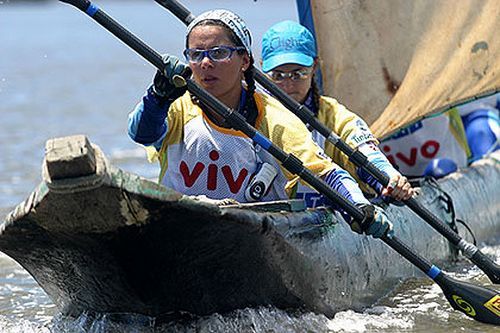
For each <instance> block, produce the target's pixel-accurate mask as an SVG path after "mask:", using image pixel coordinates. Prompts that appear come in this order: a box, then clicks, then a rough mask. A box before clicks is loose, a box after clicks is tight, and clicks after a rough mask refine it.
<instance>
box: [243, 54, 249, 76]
mask: <svg viewBox="0 0 500 333" xmlns="http://www.w3.org/2000/svg"><path fill="white" fill-rule="evenodd" d="M248 67H250V56H249V55H248V54H246V53H245V54H243V56H242V65H241V70H242V71H243V72H244V71H246V70H247V69H248Z"/></svg>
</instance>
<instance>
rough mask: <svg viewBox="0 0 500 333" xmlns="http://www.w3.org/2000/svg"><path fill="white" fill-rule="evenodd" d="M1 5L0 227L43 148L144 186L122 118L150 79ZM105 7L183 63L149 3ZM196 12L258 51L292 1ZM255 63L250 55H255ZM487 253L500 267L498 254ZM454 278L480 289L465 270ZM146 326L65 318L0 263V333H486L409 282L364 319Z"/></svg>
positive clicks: (56, 15) (108, 51)
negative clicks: (62, 147)
mask: <svg viewBox="0 0 500 333" xmlns="http://www.w3.org/2000/svg"><path fill="white" fill-rule="evenodd" d="M6 2H8V1H6V0H3V1H0V115H1V118H0V129H1V131H0V216H1V217H2V218H3V216H5V215H6V214H7V213H8V212H9V211H10V210H11V209H12V208H13V207H14V206H15V205H16V204H18V203H19V202H21V201H22V200H24V199H25V198H26V197H27V195H28V194H29V193H30V192H31V191H32V190H33V189H34V188H35V186H36V185H37V184H38V183H39V182H40V180H41V176H40V165H41V162H42V158H43V152H44V143H45V141H46V140H47V139H49V138H52V137H57V136H64V135H72V134H86V135H87V136H88V137H89V138H90V139H91V141H92V142H94V143H96V144H98V145H99V146H100V147H101V148H102V150H103V151H104V153H105V154H106V155H107V156H108V157H109V158H110V160H111V162H112V163H113V164H114V165H117V166H119V167H120V168H122V169H125V170H127V171H132V172H135V173H138V174H140V175H143V176H145V177H148V178H155V177H156V174H157V166H156V165H151V164H148V163H146V162H145V155H144V152H143V150H142V148H140V147H138V146H137V145H135V144H134V143H132V142H131V141H130V140H129V139H128V137H127V135H126V115H127V113H128V112H129V111H130V110H131V109H132V108H133V106H134V105H135V103H136V102H137V101H138V100H139V98H140V97H141V95H142V93H143V91H144V89H145V87H146V86H147V85H148V84H149V82H150V80H151V77H152V75H153V74H154V69H153V68H152V67H151V66H150V65H149V64H148V63H146V62H145V61H144V60H143V59H142V58H140V57H139V56H138V55H136V54H135V53H134V52H133V51H131V50H130V49H128V47H126V46H124V45H123V44H121V43H120V42H119V41H117V40H116V39H115V38H114V37H113V36H111V35H110V34H109V33H108V32H106V31H104V30H103V29H102V28H100V27H99V26H98V25H97V24H96V23H95V22H93V21H92V20H91V19H89V18H88V17H87V16H86V15H84V14H82V13H81V12H79V11H77V10H76V9H74V8H73V7H71V6H68V5H65V4H62V3H60V2H58V1H51V2H50V1H49V2H44V5H34V4H33V3H31V4H22V5H6ZM98 3H99V4H100V5H101V6H102V8H103V9H104V10H105V11H106V12H107V13H108V14H110V15H111V16H113V17H114V18H115V19H117V20H118V21H119V22H121V23H122V24H124V25H125V26H126V27H128V28H129V29H131V30H132V31H133V32H134V33H136V34H137V35H138V36H140V37H141V38H142V39H143V40H144V41H145V42H147V43H148V44H150V45H151V46H152V47H153V48H155V49H156V50H158V51H160V52H168V53H171V54H175V55H177V56H180V55H181V51H182V48H183V43H184V40H183V36H184V30H185V28H184V26H183V24H181V23H180V22H179V21H178V20H177V19H175V18H174V17H173V16H172V15H170V14H169V13H168V12H166V11H165V10H163V9H162V8H161V7H159V6H158V5H157V4H156V3H154V1H98ZM183 3H184V4H185V5H186V6H187V7H188V8H189V9H191V10H192V11H193V12H194V13H200V12H202V11H204V10H207V9H212V8H216V7H218V8H220V7H224V8H229V9H232V10H234V11H236V12H238V13H240V14H241V15H242V16H243V17H244V18H245V19H246V21H247V22H248V23H249V26H250V29H251V30H252V32H253V33H254V40H255V41H256V43H255V45H259V43H260V39H261V36H262V33H263V32H264V31H265V29H266V28H268V27H269V26H270V25H272V24H273V23H274V22H276V21H277V20H281V19H287V18H289V19H295V18H296V8H295V2H294V1H291V0H289V1H279V0H258V1H257V2H254V1H251V0H241V1H234V0H233V1H229V0H228V1H222V0H219V1H210V2H209V1H184V2H183ZM254 50H255V53H256V54H257V55H258V53H259V48H258V47H254ZM484 251H486V252H489V253H491V254H493V255H494V256H495V257H496V258H499V257H500V246H496V247H490V248H486V249H484ZM456 271H457V272H458V273H456V274H458V276H459V277H460V278H462V279H465V280H468V281H472V282H474V283H480V284H483V285H488V284H487V281H486V280H485V279H484V278H483V277H482V276H481V274H479V272H478V271H477V270H474V269H470V267H469V266H467V265H465V264H462V265H461V266H459V268H458V269H457V270H456ZM155 326H158V325H157V323H155V320H154V318H147V317H142V316H137V315H135V316H131V315H126V314H109V315H103V316H101V317H99V318H95V317H90V316H88V315H87V314H84V315H82V316H81V317H79V318H77V319H74V320H69V319H66V318H62V317H61V316H60V315H59V314H58V311H57V309H56V308H55V306H54V304H53V303H52V302H51V301H50V299H49V298H48V297H47V295H46V294H45V293H44V292H43V290H42V289H40V288H39V287H38V285H37V283H36V282H35V281H34V280H33V279H32V278H31V277H30V276H29V274H28V273H27V272H26V271H25V270H24V269H23V268H22V267H20V266H19V265H18V264H17V263H15V262H14V261H13V260H11V259H10V258H9V257H7V256H6V255H3V254H0V332H37V333H41V332H153V331H154V332H176V331H180V332H229V331H233V332H235V331H240V332H307V331H308V332H430V331H432V332H494V331H496V329H495V328H493V327H490V326H487V325H482V324H479V323H477V322H474V321H472V320H470V319H468V318H466V317H464V316H463V315H462V314H460V313H457V312H453V311H451V309H450V307H449V306H448V304H447V302H446V300H444V298H443V296H442V294H441V292H440V290H439V288H437V287H436V286H433V285H431V284H429V283H428V282H427V281H426V280H413V281H408V282H405V283H404V284H402V285H401V286H399V287H398V288H397V289H396V290H395V291H394V293H392V294H390V295H388V296H387V297H386V298H384V299H383V300H381V301H380V302H379V304H377V305H375V306H373V307H371V308H369V309H367V310H366V311H365V312H364V313H355V312H352V311H346V312H342V313H339V314H337V315H336V317H335V318H334V319H328V318H326V317H324V316H322V315H317V314H313V313H301V312H294V313H290V312H286V311H283V310H278V309H275V308H271V307H263V308H257V309H243V310H239V311H235V312H234V313H231V314H227V315H224V316H222V315H217V314H216V315H213V316H209V317H204V318H186V319H185V320H182V321H177V322H173V323H169V324H166V325H161V326H159V327H156V328H153V327H155Z"/></svg>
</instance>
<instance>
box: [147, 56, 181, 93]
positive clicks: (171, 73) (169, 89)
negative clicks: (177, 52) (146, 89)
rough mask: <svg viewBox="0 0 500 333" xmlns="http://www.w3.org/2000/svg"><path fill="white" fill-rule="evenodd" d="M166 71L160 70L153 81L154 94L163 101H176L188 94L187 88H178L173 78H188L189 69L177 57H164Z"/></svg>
mask: <svg viewBox="0 0 500 333" xmlns="http://www.w3.org/2000/svg"><path fill="white" fill-rule="evenodd" d="M163 63H164V64H165V66H164V71H163V72H161V71H160V70H158V71H157V72H156V74H155V77H154V79H153V87H152V88H153V93H154V94H155V95H156V97H157V98H159V99H161V100H166V99H170V100H175V99H177V98H179V97H180V96H182V95H183V94H184V93H185V92H186V89H187V88H186V86H185V85H184V86H181V87H177V86H176V85H175V84H174V80H173V78H174V77H175V76H176V75H180V76H182V77H186V76H187V75H190V72H191V71H190V69H189V67H188V66H187V65H186V64H184V63H182V62H181V61H180V60H179V58H177V57H176V56H169V55H165V56H163Z"/></svg>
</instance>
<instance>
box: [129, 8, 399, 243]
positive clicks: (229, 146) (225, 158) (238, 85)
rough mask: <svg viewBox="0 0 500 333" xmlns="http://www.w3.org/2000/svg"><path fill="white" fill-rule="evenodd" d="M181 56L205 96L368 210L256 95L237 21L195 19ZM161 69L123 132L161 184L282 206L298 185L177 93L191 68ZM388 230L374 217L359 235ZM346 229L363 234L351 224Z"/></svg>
mask: <svg viewBox="0 0 500 333" xmlns="http://www.w3.org/2000/svg"><path fill="white" fill-rule="evenodd" d="M184 55H185V57H186V60H187V61H188V62H189V69H190V71H191V72H192V75H193V79H194V80H195V81H196V82H197V83H198V84H199V85H200V86H201V87H202V88H204V89H205V90H206V91H208V92H209V93H211V94H212V95H213V96H215V97H216V98H218V99H219V100H220V101H221V102H222V103H224V104H225V105H226V106H228V107H230V108H232V109H234V110H237V112H239V113H240V114H241V115H242V116H243V117H244V118H246V120H247V121H248V122H249V123H251V124H252V125H253V126H255V127H256V128H257V129H258V130H259V131H260V132H261V133H263V134H264V135H266V136H267V137H268V138H270V139H271V140H272V141H273V142H274V143H275V144H276V145H278V146H280V148H282V149H283V150H285V151H286V152H288V153H292V154H294V155H295V156H297V157H298V158H299V159H300V160H301V161H302V162H303V163H304V165H305V166H306V167H308V168H309V169H310V170H311V171H313V172H315V173H316V174H318V175H320V176H321V177H323V179H325V181H327V182H328V183H329V184H330V185H331V186H332V187H334V188H335V189H336V190H337V191H339V192H340V193H341V194H342V195H344V196H345V197H346V198H347V199H348V200H350V201H351V202H353V203H355V204H357V205H359V206H362V207H371V206H369V202H368V201H367V200H366V199H365V198H364V196H363V194H362V192H361V190H360V189H359V187H358V186H357V184H356V182H355V180H354V179H352V178H351V176H350V175H349V174H348V173H347V172H346V171H344V170H342V169H341V168H339V167H338V166H337V165H335V164H334V163H333V162H332V161H331V160H330V159H329V158H326V157H324V156H323V155H322V152H321V151H320V150H319V149H318V147H317V145H316V144H315V143H314V141H313V140H312V137H311V134H310V132H309V131H308V130H307V128H306V127H305V125H304V124H303V123H302V122H301V121H300V120H299V119H298V118H296V117H295V116H293V115H290V116H289V117H283V113H284V112H287V111H286V110H285V109H284V108H283V106H282V105H281V104H280V103H279V102H277V101H276V100H275V99H273V98H272V97H270V96H267V95H266V94H262V93H259V92H256V91H254V88H255V84H254V81H253V76H252V74H251V73H252V72H251V68H250V67H251V65H252V64H253V56H252V51H251V35H250V32H249V31H248V29H247V28H246V25H245V23H244V22H243V20H242V19H241V18H240V17H238V16H237V15H236V14H234V13H232V12H229V11H227V10H214V11H209V12H206V13H204V14H202V15H200V16H198V17H197V18H196V19H195V20H193V21H192V23H191V24H190V25H189V26H188V28H187V34H186V49H185V50H184ZM164 61H165V65H166V70H165V74H163V73H157V74H156V75H155V77H154V80H153V84H152V85H151V87H150V88H149V89H148V90H147V92H146V95H145V96H144V98H143V99H142V101H141V102H140V103H139V104H138V105H137V107H136V108H135V110H134V111H133V112H132V113H131V114H130V115H129V128H128V129H129V135H130V137H131V138H132V139H133V140H134V141H136V142H138V143H141V144H143V145H146V146H149V147H150V148H152V149H153V154H152V155H154V156H155V157H157V158H158V160H159V162H160V167H161V171H160V176H159V181H160V182H161V183H162V184H164V185H165V186H167V187H169V188H172V189H174V190H177V191H179V192H181V193H184V194H187V195H206V196H207V197H209V198H211V199H226V198H232V199H235V200H237V201H239V202H251V201H258V200H259V201H270V200H277V199H287V198H288V197H289V194H290V189H291V188H293V187H294V186H295V183H297V182H298V180H299V179H298V178H297V177H295V176H294V175H292V174H290V173H289V172H288V171H286V170H285V169H283V168H282V167H281V165H279V164H278V163H277V162H276V160H275V159H274V158H273V157H272V156H271V155H270V154H269V153H268V152H267V151H265V150H264V149H261V147H259V146H257V145H254V143H253V142H252V140H251V139H249V138H247V137H246V136H244V135H243V133H241V132H239V131H236V130H233V129H231V128H230V127H228V126H227V124H226V123H225V122H224V119H221V117H219V116H218V115H217V114H215V113H214V112H213V111H212V110H211V109H210V108H208V107H207V106H205V105H203V104H202V103H200V101H198V100H197V99H196V98H195V97H194V96H192V95H191V94H190V93H189V92H187V91H186V88H185V87H184V88H177V87H175V86H174V84H173V81H172V78H173V77H174V76H175V75H178V74H182V75H187V71H188V68H187V66H185V65H184V64H183V63H181V62H180V61H179V59H177V58H176V57H173V56H166V57H165V58H164ZM242 81H245V84H242ZM257 184H258V186H257ZM390 225H391V224H390V222H389V221H388V220H387V217H386V216H385V214H384V213H383V211H381V210H376V212H375V218H374V220H373V221H372V222H371V223H370V224H369V226H367V227H366V228H364V230H363V231H365V232H366V233H367V234H371V235H373V236H374V237H380V236H381V235H383V234H384V233H385V232H387V231H388V230H390ZM351 226H352V227H353V229H354V230H355V231H358V232H359V231H360V229H359V228H358V227H357V226H358V224H357V223H356V222H353V223H352V224H351Z"/></svg>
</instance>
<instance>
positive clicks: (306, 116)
mask: <svg viewBox="0 0 500 333" xmlns="http://www.w3.org/2000/svg"><path fill="white" fill-rule="evenodd" d="M155 1H156V2H157V3H158V4H160V5H161V6H163V7H165V8H166V9H168V10H169V11H171V12H172V13H173V14H174V15H175V16H176V17H177V18H178V19H179V20H181V21H182V22H183V23H184V24H186V25H188V24H189V23H191V21H192V20H193V19H194V16H193V15H192V14H191V12H190V11H189V10H188V9H187V8H186V7H185V6H184V5H182V4H181V3H180V2H179V1H177V0H155ZM252 70H253V74H254V77H255V80H256V81H257V82H258V83H260V84H261V85H262V86H263V87H264V88H266V89H267V90H268V91H269V92H271V93H272V94H273V96H275V97H276V98H277V99H278V100H279V101H280V102H281V103H282V104H283V105H284V106H285V107H286V108H287V109H289V110H290V111H292V112H293V113H294V114H295V115H296V116H297V117H299V118H300V119H301V120H302V121H303V122H304V123H306V124H309V125H310V126H311V127H312V128H314V129H315V130H316V131H318V132H319V133H320V134H321V135H322V136H323V137H325V138H326V139H327V140H328V141H329V142H331V143H332V144H333V145H334V146H335V147H336V148H337V149H339V150H340V151H341V152H343V153H344V154H346V155H347V156H348V158H349V160H350V161H351V162H352V163H353V164H354V165H356V166H357V167H360V168H363V169H364V170H366V171H367V172H368V173H369V174H370V175H371V176H372V177H374V178H375V179H376V180H378V181H379V182H380V183H381V184H382V185H383V186H384V187H386V186H387V185H389V181H390V178H389V177H388V176H387V175H386V174H384V173H383V172H381V171H380V170H379V169H378V168H377V167H376V166H375V165H374V164H373V163H371V162H370V161H368V158H367V157H366V156H365V155H364V154H363V153H361V152H360V151H358V150H356V149H353V148H352V147H350V146H349V145H348V144H346V143H345V142H344V141H342V140H341V138H340V137H339V136H338V135H337V134H335V133H334V132H333V131H332V130H331V129H329V128H328V127H326V126H325V125H324V124H323V123H321V122H320V121H319V120H318V119H317V118H316V117H315V116H314V113H313V112H312V111H311V110H309V108H307V107H306V106H305V105H303V104H300V103H298V102H297V101H295V100H294V99H293V98H291V97H290V96H288V94H286V93H285V92H284V91H283V90H282V89H281V88H280V87H278V85H276V84H275V83H274V82H272V81H271V80H270V79H269V78H268V77H267V76H266V75H265V74H264V73H263V72H262V71H261V70H259V69H258V68H256V67H253V68H252ZM404 203H405V204H406V205H407V206H408V207H409V208H410V209H411V210H413V211H414V212H415V213H416V214H417V215H418V216H420V218H422V219H423V220H424V221H426V222H427V223H428V224H429V225H430V226H432V227H433V228H434V229H435V230H436V231H438V232H439V233H440V234H441V235H443V236H444V237H445V238H446V239H447V240H448V241H449V242H450V243H451V244H453V245H454V246H456V247H457V248H458V249H459V250H461V251H462V252H463V253H464V255H465V256H466V257H467V258H469V259H470V260H471V261H472V262H473V263H474V264H476V265H477V266H478V267H479V268H480V269H481V270H482V271H483V272H484V273H485V274H486V275H487V276H488V277H489V278H490V280H491V281H492V282H493V283H500V266H498V265H497V264H496V263H495V262H493V261H492V260H491V259H490V258H489V257H488V256H486V255H485V254H483V253H482V252H481V251H480V250H479V249H478V248H477V247H476V246H475V245H474V244H471V243H469V242H467V241H465V240H464V239H463V238H462V237H461V236H460V235H459V234H458V233H456V232H455V231H453V229H451V228H450V227H449V226H448V225H447V224H446V223H444V222H442V221H441V220H440V219H439V218H437V217H436V215H435V214H433V213H432V212H431V211H429V210H428V209H427V208H425V207H424V206H423V205H421V204H420V203H419V202H418V201H417V200H416V199H415V198H410V199H408V200H405V201H404Z"/></svg>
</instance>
